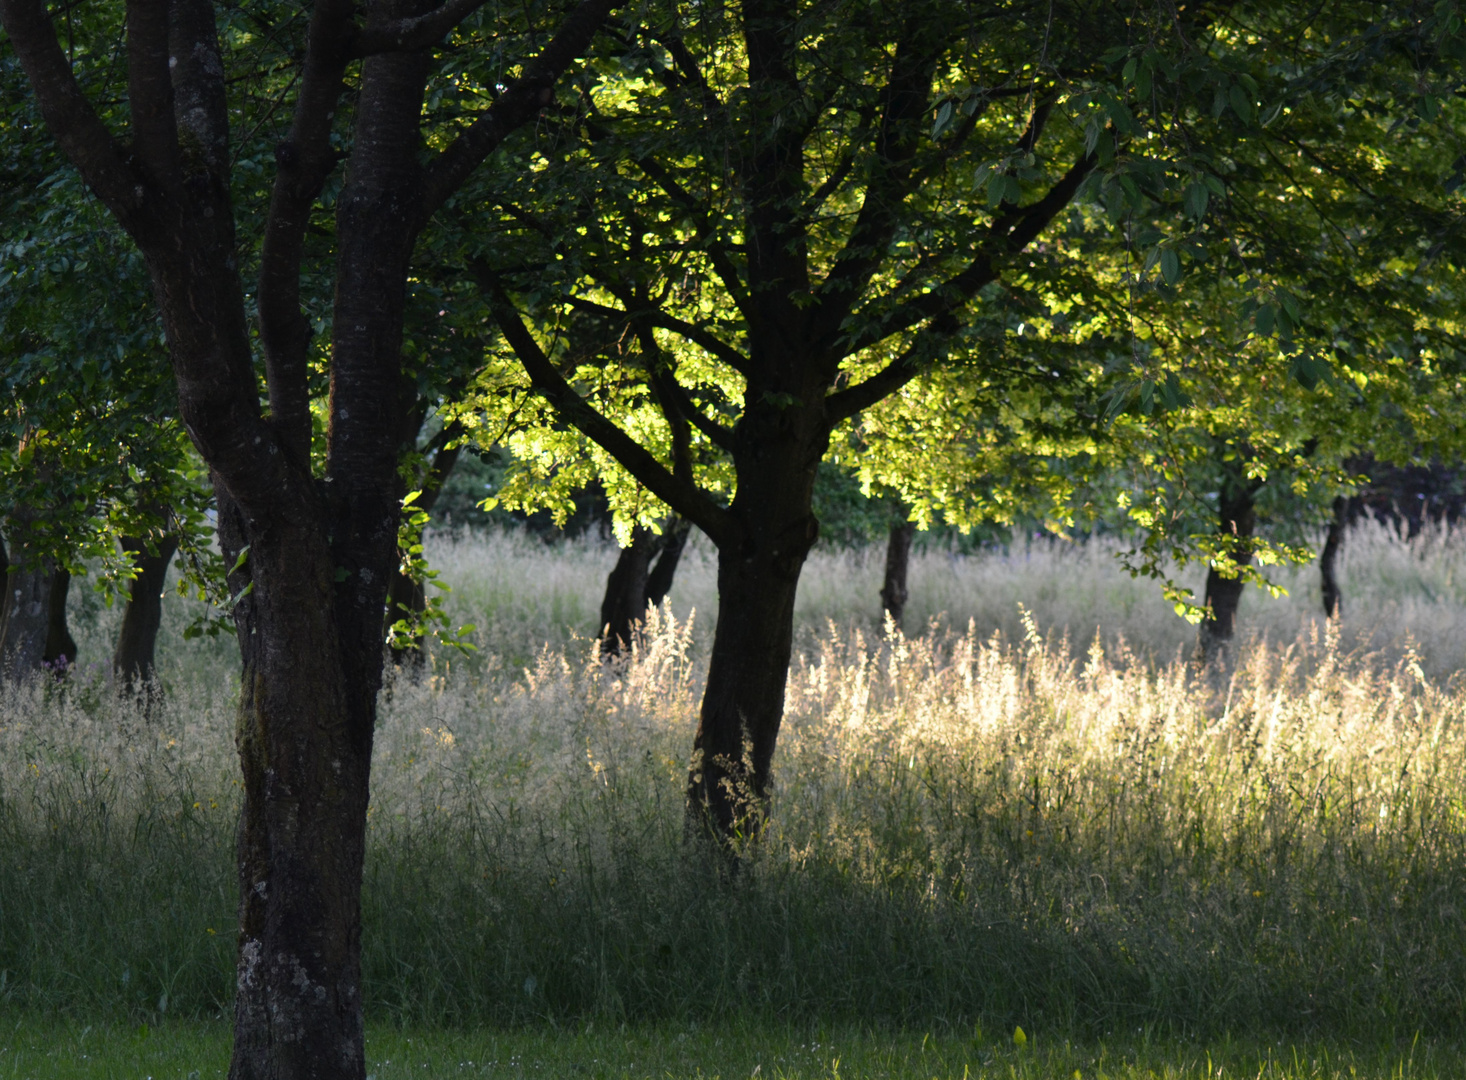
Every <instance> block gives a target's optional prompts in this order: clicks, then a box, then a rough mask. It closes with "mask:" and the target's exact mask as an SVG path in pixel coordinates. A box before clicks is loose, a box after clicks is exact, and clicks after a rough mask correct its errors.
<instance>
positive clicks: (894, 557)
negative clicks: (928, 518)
mask: <svg viewBox="0 0 1466 1080" xmlns="http://www.w3.org/2000/svg"><path fill="white" fill-rule="evenodd" d="M915 536H916V523H915V522H912V521H900V522H897V523H895V524H894V525H892V526H891V535H890V538H889V539H888V540H887V541H886V576H885V580H884V582H882V584H881V607H882V608H883V609H884V610H885V612H886V614H888V615H890V616H891V621H892V622H893V623H895V624H896V629H897V630H900V629H901V620H902V618H903V616H904V615H905V614H906V601H907V599H908V596H909V594H908V593H907V591H906V571H907V569H908V568H909V567H910V565H911V541H912V539H913V538H914V537H915Z"/></svg>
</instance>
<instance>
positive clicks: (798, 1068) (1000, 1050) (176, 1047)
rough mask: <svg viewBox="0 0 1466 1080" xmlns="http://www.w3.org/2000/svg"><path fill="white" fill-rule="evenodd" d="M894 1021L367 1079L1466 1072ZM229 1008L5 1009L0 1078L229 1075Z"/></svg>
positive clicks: (1355, 1050) (1318, 1077) (1431, 1046)
mask: <svg viewBox="0 0 1466 1080" xmlns="http://www.w3.org/2000/svg"><path fill="white" fill-rule="evenodd" d="M1014 1034H1015V1033H1014V1032H1007V1031H1004V1032H1001V1033H999V1032H990V1033H985V1032H982V1031H979V1030H976V1029H974V1030H972V1031H962V1032H956V1031H952V1030H942V1029H938V1030H931V1031H884V1030H880V1029H872V1028H870V1027H860V1026H850V1027H828V1026H824V1027H791V1026H788V1025H777V1024H760V1023H756V1022H755V1023H749V1022H740V1021H739V1020H738V1019H737V1018H734V1019H732V1020H731V1021H728V1022H725V1023H722V1024H719V1025H717V1026H713V1027H696V1026H693V1027H688V1026H681V1025H666V1024H661V1025H645V1026H630V1027H628V1026H626V1025H614V1026H600V1027H598V1026H596V1025H594V1024H588V1025H584V1026H580V1027H574V1028H568V1027H554V1026H548V1025H544V1024H539V1025H535V1026H532V1027H527V1028H521V1029H517V1030H508V1031H485V1030H471V1031H465V1030H451V1029H447V1030H444V1029H437V1030H434V1029H412V1028H400V1027H395V1026H384V1025H373V1026H370V1027H369V1028H368V1030H367V1038H366V1053H367V1075H368V1077H369V1078H372V1080H398V1078H401V1080H407V1078H408V1077H412V1078H414V1080H440V1078H450V1077H472V1076H484V1077H490V1076H497V1077H506V1078H513V1080H528V1078H536V1077H543V1078H545V1080H551V1078H555V1080H559V1078H581V1077H583V1078H585V1080H601V1078H613V1077H615V1078H620V1077H625V1078H628V1080H632V1078H643V1077H644V1078H647V1080H681V1078H684V1077H685V1078H687V1080H720V1078H728V1080H735V1078H736V1080H752V1078H760V1080H764V1078H767V1080H804V1078H809V1080H815V1078H819V1080H841V1078H844V1080H860V1078H871V1080H876V1078H880V1080H949V1078H950V1080H971V1078H974V1077H1002V1078H1003V1080H1051V1078H1061V1080H1070V1078H1073V1080H1151V1078H1155V1080H1233V1078H1235V1080H1434V1078H1436V1077H1457V1076H1462V1075H1466V1060H1463V1057H1462V1054H1461V1051H1460V1047H1459V1046H1458V1045H1456V1044H1455V1043H1450V1042H1433V1041H1430V1040H1420V1039H1415V1040H1408V1041H1404V1042H1400V1043H1389V1042H1380V1041H1372V1040H1370V1039H1368V1038H1367V1037H1366V1038H1362V1039H1359V1040H1335V1041H1319V1040H1314V1041H1309V1042H1302V1043H1287V1042H1258V1041H1247V1040H1237V1039H1222V1040H1217V1041H1213V1042H1209V1043H1188V1042H1179V1041H1175V1040H1168V1039H1156V1038H1152V1037H1150V1036H1148V1035H1146V1034H1145V1033H1143V1032H1141V1033H1133V1034H1130V1035H1124V1034H1121V1035H1117V1036H1113V1037H1110V1038H1106V1039H1097V1040H1094V1041H1090V1042H1079V1043H1076V1042H1072V1041H1070V1040H1067V1039H1063V1038H1060V1037H1059V1036H1057V1035H1050V1034H1049V1033H1047V1032H1041V1031H1035V1032H1033V1033H1032V1034H1030V1033H1029V1032H1027V1031H1025V1032H1024V1033H1023V1037H1024V1044H1023V1045H1021V1046H1020V1045H1017V1044H1015V1042H1014ZM229 1038H230V1035H229V1028H228V1025H227V1023H225V1022H224V1021H222V1020H212V1021H180V1020H165V1021H162V1022H159V1023H154V1024H146V1023H143V1024H131V1023H129V1024H107V1023H97V1024H83V1023H80V1022H78V1021H70V1020H64V1019H63V1020H58V1019H56V1018H54V1017H45V1016H40V1015H37V1014H33V1013H26V1012H22V1013H14V1012H3V1011H0V1080H50V1078H52V1077H66V1078H68V1080H72V1078H74V1080H123V1078H126V1080H134V1078H135V1080H144V1078H147V1080H210V1078H213V1077H223V1076H224V1075H225V1072H226V1069H227V1064H228V1057H229V1045H230V1043H229Z"/></svg>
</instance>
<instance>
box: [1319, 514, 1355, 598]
mask: <svg viewBox="0 0 1466 1080" xmlns="http://www.w3.org/2000/svg"><path fill="white" fill-rule="evenodd" d="M1348 515H1349V500H1348V499H1347V498H1345V497H1344V496H1343V495H1340V496H1338V497H1336V498H1335V499H1334V515H1333V517H1332V519H1330V521H1329V532H1328V537H1327V538H1326V539H1325V540H1324V545H1323V551H1322V552H1320V553H1319V556H1318V575H1319V581H1320V583H1321V584H1322V586H1323V614H1324V618H1326V619H1334V618H1339V617H1341V616H1342V615H1343V614H1344V591H1343V590H1342V589H1341V588H1339V552H1340V551H1341V550H1343V547H1344V529H1345V527H1346V525H1347V524H1348Z"/></svg>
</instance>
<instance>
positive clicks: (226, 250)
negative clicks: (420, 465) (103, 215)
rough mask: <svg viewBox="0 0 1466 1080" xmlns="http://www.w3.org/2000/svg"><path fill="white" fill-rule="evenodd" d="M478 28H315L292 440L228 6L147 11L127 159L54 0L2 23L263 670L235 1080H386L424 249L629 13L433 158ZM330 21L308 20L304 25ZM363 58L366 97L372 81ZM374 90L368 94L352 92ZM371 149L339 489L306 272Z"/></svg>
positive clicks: (277, 237)
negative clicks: (109, 225)
mask: <svg viewBox="0 0 1466 1080" xmlns="http://www.w3.org/2000/svg"><path fill="white" fill-rule="evenodd" d="M476 6H477V5H476V4H474V3H472V2H469V3H462V4H460V3H450V4H446V5H444V6H442V7H440V8H436V9H432V8H431V7H430V5H429V4H427V3H421V2H418V0H385V2H383V3H377V4H373V5H371V6H370V11H368V12H366V13H365V19H364V20H363V22H364V25H363V24H362V23H361V22H359V21H358V19H359V17H360V15H361V14H362V13H361V12H360V11H359V10H358V9H357V8H356V6H354V5H352V4H349V3H327V2H317V3H316V4H314V5H313V10H312V11H311V14H310V18H309V20H308V23H309V29H308V30H307V31H305V33H304V37H303V41H298V42H297V43H296V44H297V46H299V45H302V44H303V45H304V50H303V53H299V54H297V55H299V59H300V69H299V73H298V85H297V84H295V83H292V86H296V97H295V108H294V115H293V118H292V120H291V123H290V128H289V132H288V133H287V134H286V136H285V137H284V138H283V139H281V140H280V141H279V142H277V143H276V147H275V161H276V166H277V171H276V175H275V183H274V186H273V189H272V192H271V200H270V209H269V214H268V216H267V217H266V218H265V219H264V220H263V222H262V223H261V224H262V226H263V227H262V228H261V229H260V230H259V233H258V235H261V236H262V237H263V240H262V243H261V248H260V257H259V262H260V272H259V279H258V285H257V288H256V289H255V291H254V294H253V295H254V299H255V301H256V309H257V315H258V324H257V325H258V331H259V334H258V342H259V345H260V351H261V352H262V354H263V359H264V369H265V382H266V388H267V390H268V393H269V413H268V416H266V415H265V414H264V412H263V411H262V409H261V402H260V389H259V382H258V374H257V368H256V363H255V359H256V358H255V355H254V339H253V337H252V334H251V330H250V325H249V319H248V316H247V313H246V308H245V290H244V287H243V283H242V281H241V278H240V265H239V261H240V260H239V242H238V237H237V235H236V232H235V210H234V206H233V204H232V202H231V198H230V192H231V190H232V187H233V180H234V179H235V177H234V175H233V163H234V153H233V150H232V148H231V146H230V139H229V118H230V111H229V104H228V100H227V93H226V88H227V85H228V83H229V81H230V77H229V73H228V72H226V68H225V57H224V56H223V55H222V54H221V51H220V47H219V45H220V36H219V32H218V27H217V25H216V20H215V9H214V6H213V4H212V3H210V2H209V0H172V2H171V3H166V4H156V3H137V4H131V5H130V6H129V7H128V9H127V20H126V23H127V25H126V62H127V69H128V71H127V115H128V117H129V119H128V129H127V138H126V141H125V143H124V142H123V140H122V139H121V138H119V137H118V136H117V135H116V134H115V133H114V132H112V131H111V130H110V129H109V128H108V126H107V123H106V121H105V120H104V119H103V118H102V117H101V116H100V115H98V113H97V112H96V111H95V110H94V109H93V108H92V106H91V104H90V102H89V101H88V100H87V97H86V95H85V93H84V91H83V90H82V88H81V87H80V86H78V85H77V82H76V77H75V73H74V71H73V68H72V65H71V62H70V60H69V58H68V56H67V54H66V52H65V51H64V50H63V49H62V47H61V44H60V41H59V39H58V37H57V32H56V26H55V24H54V23H53V21H52V13H51V11H50V10H49V8H48V6H47V5H46V4H45V3H44V2H42V0H0V19H3V22H4V26H5V30H6V33H7V35H8V37H9V43H10V47H11V48H12V50H13V51H14V52H15V54H16V56H17V57H18V58H19V59H20V61H21V63H22V65H23V66H24V68H25V71H26V75H27V78H28V80H29V82H30V85H31V87H32V89H33V90H34V91H35V94H36V97H37V98H38V100H39V103H40V106H41V110H42V113H43V114H44V116H45V119H46V122H47V125H48V126H49V127H50V128H51V132H52V134H54V135H55V137H56V139H57V141H58V142H59V143H60V145H61V147H62V149H63V150H64V151H65V152H66V154H67V156H68V157H70V158H71V160H72V162H73V164H75V165H76V166H77V167H78V168H79V169H80V171H81V172H82V174H83V176H84V177H85V179H86V182H87V184H88V186H89V187H90V188H91V190H92V191H93V192H95V193H96V195H97V196H98V197H99V198H100V199H101V200H102V201H103V202H104V203H105V204H106V205H107V207H108V209H109V210H110V211H111V212H112V214H113V215H114V216H115V217H116V219H117V220H118V222H119V223H120V224H121V225H122V227H123V228H124V229H126V231H127V232H128V234H129V235H130V236H131V237H132V239H133V240H134V241H135V242H136V244H137V246H138V248H139V249H140V250H141V252H142V254H143V257H144V259H145V261H146V263H147V267H148V272H149V276H150V278H151V280H152V285H153V292H154V296H155V298H156V300H157V303H158V308H159V310H160V313H161V315H162V323H163V329H164V333H165V336H166V339H167V344H168V352H169V359H170V361H171V363H172V366H173V371H174V376H175V382H176V384H177V387H178V407H179V415H180V418H181V420H182V422H183V424H184V426H185V427H186V429H187V430H188V433H189V436H190V438H191V439H192V440H193V442H194V445H195V446H196V447H197V449H198V451H199V453H200V455H201V456H202V457H203V459H204V460H205V461H206V462H208V464H209V467H210V470H211V476H212V481H213V486H214V493H215V497H216V500H217V504H218V515H219V518H218V520H219V540H220V547H221V548H222V549H223V554H224V557H225V559H226V562H227V564H228V565H231V566H236V567H237V569H234V570H232V571H231V573H230V574H229V587H230V590H231V594H232V596H233V598H234V599H233V616H234V621H235V628H236V630H237V631H238V634H239V645H240V653H241V660H242V662H243V671H242V678H241V690H240V705H239V717H238V723H237V726H236V736H235V741H236V746H237V748H238V752H239V761H240V769H241V772H242V774H243V798H242V809H241V814H240V823H239V832H238V847H237V852H238V870H239V884H240V894H241V898H240V908H239V922H240V926H239V938H238V941H239V953H238V960H237V967H236V971H237V981H236V994H235V1041H234V1053H233V1058H232V1060H231V1062H230V1070H229V1075H230V1077H231V1080H324V1078H331V1080H362V1077H364V1076H365V1075H366V1068H365V1052H364V1047H363V1043H362V1014H361V960H360V939H361V873H362V861H363V852H364V847H365V844H364V837H365V830H366V809H367V780H368V774H369V768H370V762H371V747H372V729H373V726H374V720H375V709H376V698H377V692H378V690H379V689H380V687H381V675H382V664H383V656H382V652H383V650H382V616H383V609H384V605H385V601H386V595H387V584H388V581H389V580H390V577H391V574H392V568H393V564H394V562H395V559H394V556H395V554H396V542H397V525H398V520H399V513H400V507H401V502H400V500H401V498H402V495H403V494H404V493H403V491H402V488H401V483H400V480H399V477H398V473H397V464H398V452H399V449H400V447H401V439H400V430H399V422H400V420H401V417H402V416H403V409H404V406H405V405H406V402H405V401H404V400H403V397H402V391H403V383H404V379H403V376H402V364H401V360H402V356H401V344H402V317H403V304H404V297H405V290H406V278H407V268H408V263H409V261H410V257H411V253H412V249H413V246H414V244H415V241H416V238H417V236H418V234H419V232H420V231H421V229H422V228H423V227H424V226H425V224H426V223H427V221H428V220H429V219H430V218H431V217H432V215H433V214H434V213H436V211H437V210H438V209H439V208H440V207H441V206H442V205H443V204H444V203H445V202H446V201H447V200H448V198H449V197H450V196H451V195H452V194H453V193H454V192H455V191H457V190H458V189H459V187H461V185H462V184H463V182H464V180H465V179H467V177H468V175H469V174H470V173H471V172H472V171H473V170H474V169H475V168H476V167H477V166H478V165H479V164H480V163H481V162H482V161H483V160H484V158H485V157H487V156H488V155H489V154H490V153H492V152H493V151H494V150H495V148H496V147H498V146H499V145H500V143H501V142H502V140H503V139H504V138H505V137H506V136H507V135H508V134H510V133H512V132H514V131H516V130H518V129H519V128H520V127H522V126H524V125H526V124H528V123H531V122H532V121H533V120H534V119H535V118H536V117H537V116H539V115H540V113H541V110H542V109H544V107H545V106H546V104H547V103H549V102H550V101H551V100H552V99H553V96H554V92H553V87H554V84H555V82H556V81H557V80H558V78H559V77H560V75H561V73H562V72H563V71H564V70H565V68H566V67H567V66H568V65H569V64H570V62H571V61H572V60H573V59H574V58H575V57H577V56H579V55H580V54H581V53H582V52H583V51H584V50H585V48H586V47H587V46H588V45H589V43H590V41H591V38H592V37H593V35H594V34H595V33H596V32H597V31H598V30H599V28H600V26H601V24H602V23H603V22H604V20H605V18H606V16H607V14H608V13H609V11H610V8H611V7H612V3H611V0H583V2H582V3H581V4H580V5H579V6H577V7H576V8H575V10H574V11H573V12H572V13H570V14H569V15H568V16H566V17H565V19H564V20H563V22H561V24H560V26H559V29H558V30H557V31H556V34H555V37H554V38H553V39H552V40H551V42H550V43H549V44H548V45H547V46H546V47H545V50H544V51H543V52H542V53H541V54H540V55H539V56H538V57H536V58H534V59H532V60H528V61H527V62H526V63H525V64H524V65H523V66H522V67H521V72H522V74H521V75H520V77H519V78H517V79H515V80H513V82H512V83H510V84H509V85H507V86H505V87H503V88H502V91H501V92H500V93H499V95H498V96H497V97H496V98H495V100H494V101H493V103H492V104H491V105H489V106H488V107H487V108H486V109H484V110H482V111H481V112H480V113H479V114H478V116H477V117H476V118H475V119H474V120H473V121H472V122H471V123H467V124H464V125H461V126H460V127H459V128H458V130H457V131H455V132H454V133H453V135H452V136H451V146H450V148H449V149H446V150H441V151H437V150H430V149H429V148H428V147H427V146H426V145H425V142H424V139H423V108H424V91H425V87H426V82H427V75H428V71H429V68H430V67H431V65H432V63H433V61H434V54H435V46H436V45H437V43H439V42H440V41H442V39H443V38H444V36H445V35H446V34H448V33H449V32H450V31H451V30H452V29H453V27H454V26H456V25H457V24H458V23H459V22H460V21H461V20H462V19H463V18H465V17H467V16H468V15H469V14H470V13H471V12H472V11H473V10H474V9H475V7H476ZM305 21H306V20H301V22H302V23H304V22H305ZM357 59H360V61H361V62H360V65H359V67H356V68H355V72H356V73H355V74H354V75H352V76H351V77H350V78H349V79H348V76H347V71H348V68H349V67H353V66H354V65H355V61H356V60H357ZM348 88H349V89H348ZM348 92H349V95H350V97H349V105H350V111H351V114H352V119H351V122H352V126H353V134H352V141H351V151H350V154H349V161H348V166H347V169H346V170H345V175H344V182H343V184H342V186H341V188H340V190H339V193H338V195H337V197H336V199H335V213H336V222H335V230H334V239H335V244H336V264H335V280H334V288H335V291H334V301H333V307H332V320H331V338H332V340H331V350H330V375H331V389H330V408H329V412H330V415H329V418H328V429H327V434H326V440H325V441H326V461H325V475H324V476H323V477H317V476H316V475H315V474H314V471H313V468H312V454H311V450H312V441H313V420H312V407H311V381H310V374H309V372H310V363H309V357H310V347H311V344H312V339H313V337H314V332H313V330H312V328H311V325H310V322H309V320H308V319H307V318H306V316H305V312H304V311H303V310H302V303H301V289H300V284H301V271H302V266H303V260H304V242H305V239H304V238H305V234H306V230H307V228H308V227H309V226H310V224H311V221H312V219H313V217H314V213H315V209H314V208H315V206H316V204H317V197H318V195H319V194H320V192H321V191H322V189H323V187H324V185H325V183H326V181H327V180H328V179H329V177H330V175H331V174H332V172H333V171H335V169H336V167H337V164H338V152H337V149H336V145H335V141H334V134H335V132H336V131H337V130H338V126H337V125H338V121H337V120H336V119H335V118H336V116H337V108H338V106H339V105H340V104H341V102H342V100H343V98H345V97H346V96H347V95H348Z"/></svg>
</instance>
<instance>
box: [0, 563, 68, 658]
mask: <svg viewBox="0 0 1466 1080" xmlns="http://www.w3.org/2000/svg"><path fill="white" fill-rule="evenodd" d="M55 579H56V571H55V567H54V566H53V564H51V563H50V562H49V561H43V562H41V563H39V564H33V565H30V566H26V565H24V564H22V565H12V566H11V567H10V570H9V572H8V573H7V574H6V576H5V612H4V620H3V625H0V677H3V678H4V679H5V680H6V681H7V682H11V683H17V682H21V681H23V680H25V679H27V678H29V677H30V676H31V675H32V674H34V673H35V672H37V671H40V670H41V665H42V664H43V663H44V662H45V660H46V653H47V646H48V645H50V644H51V631H52V623H51V598H52V596H53V594H54V592H55Z"/></svg>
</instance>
